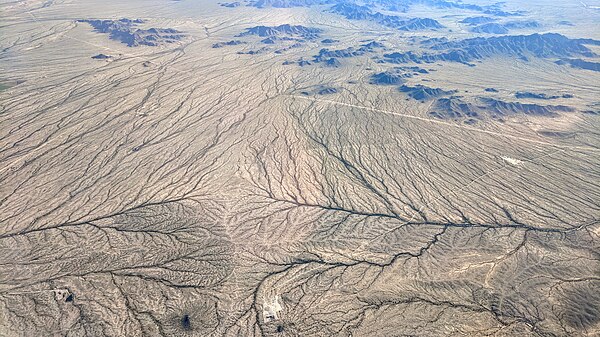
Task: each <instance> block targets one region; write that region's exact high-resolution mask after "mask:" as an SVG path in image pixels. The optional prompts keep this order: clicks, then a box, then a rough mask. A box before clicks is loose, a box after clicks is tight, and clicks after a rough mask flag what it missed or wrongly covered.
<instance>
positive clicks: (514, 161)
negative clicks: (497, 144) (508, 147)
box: [502, 157, 523, 166]
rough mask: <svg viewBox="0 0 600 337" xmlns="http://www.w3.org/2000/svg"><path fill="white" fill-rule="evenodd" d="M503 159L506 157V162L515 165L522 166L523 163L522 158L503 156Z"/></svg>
mask: <svg viewBox="0 0 600 337" xmlns="http://www.w3.org/2000/svg"><path fill="white" fill-rule="evenodd" d="M502 159H504V161H505V162H507V163H509V164H511V165H514V166H520V165H522V164H523V161H522V160H519V159H515V158H511V157H502Z"/></svg>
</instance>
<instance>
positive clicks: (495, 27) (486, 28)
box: [470, 22, 508, 34]
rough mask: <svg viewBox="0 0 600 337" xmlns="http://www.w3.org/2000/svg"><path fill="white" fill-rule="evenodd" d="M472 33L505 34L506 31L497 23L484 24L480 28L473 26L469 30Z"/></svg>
mask: <svg viewBox="0 0 600 337" xmlns="http://www.w3.org/2000/svg"><path fill="white" fill-rule="evenodd" d="M470 30H471V31H472V32H473V33H486V34H506V33H508V29H507V28H506V27H504V25H501V24H499V23H495V22H492V23H486V24H483V25H480V26H475V27H473V28H471V29H470Z"/></svg>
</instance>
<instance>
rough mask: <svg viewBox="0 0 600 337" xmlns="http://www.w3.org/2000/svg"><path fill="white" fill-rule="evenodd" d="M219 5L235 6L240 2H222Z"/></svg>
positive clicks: (239, 4)
mask: <svg viewBox="0 0 600 337" xmlns="http://www.w3.org/2000/svg"><path fill="white" fill-rule="evenodd" d="M219 5H220V6H223V7H228V8H235V7H239V6H241V3H239V2H222V3H219Z"/></svg>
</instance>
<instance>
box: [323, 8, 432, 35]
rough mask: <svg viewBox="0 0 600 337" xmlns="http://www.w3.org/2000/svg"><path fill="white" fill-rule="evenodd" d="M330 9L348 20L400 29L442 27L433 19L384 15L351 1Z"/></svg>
mask: <svg viewBox="0 0 600 337" xmlns="http://www.w3.org/2000/svg"><path fill="white" fill-rule="evenodd" d="M330 11H331V12H332V13H335V14H339V15H342V16H344V17H345V18H346V19H349V20H369V21H373V22H376V23H378V24H381V25H383V26H386V27H390V28H394V29H398V30H402V31H412V30H423V29H439V28H444V26H443V25H442V24H440V23H439V22H438V21H436V20H433V19H428V18H403V17H400V16H396V15H386V14H382V13H379V12H373V11H371V9H370V8H369V7H367V6H361V5H357V4H353V3H339V4H337V5H335V6H333V7H332V8H331V10H330Z"/></svg>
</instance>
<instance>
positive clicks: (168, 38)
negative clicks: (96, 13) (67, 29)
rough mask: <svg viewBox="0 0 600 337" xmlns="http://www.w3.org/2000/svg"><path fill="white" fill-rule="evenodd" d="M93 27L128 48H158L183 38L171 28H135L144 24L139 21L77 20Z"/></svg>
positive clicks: (182, 35) (180, 33)
mask: <svg viewBox="0 0 600 337" xmlns="http://www.w3.org/2000/svg"><path fill="white" fill-rule="evenodd" d="M79 22H85V23H88V24H90V25H91V26H92V27H94V30H96V31H97V32H99V33H104V34H109V37H110V39H111V40H116V41H120V42H122V43H124V44H126V45H127V46H129V47H136V46H141V45H144V46H159V45H162V44H165V43H174V42H176V41H179V40H181V39H183V38H184V36H185V35H184V34H182V32H180V31H178V30H175V29H172V28H149V29H141V28H136V26H137V25H138V24H141V23H144V21H143V20H141V19H136V20H131V19H120V20H79Z"/></svg>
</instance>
